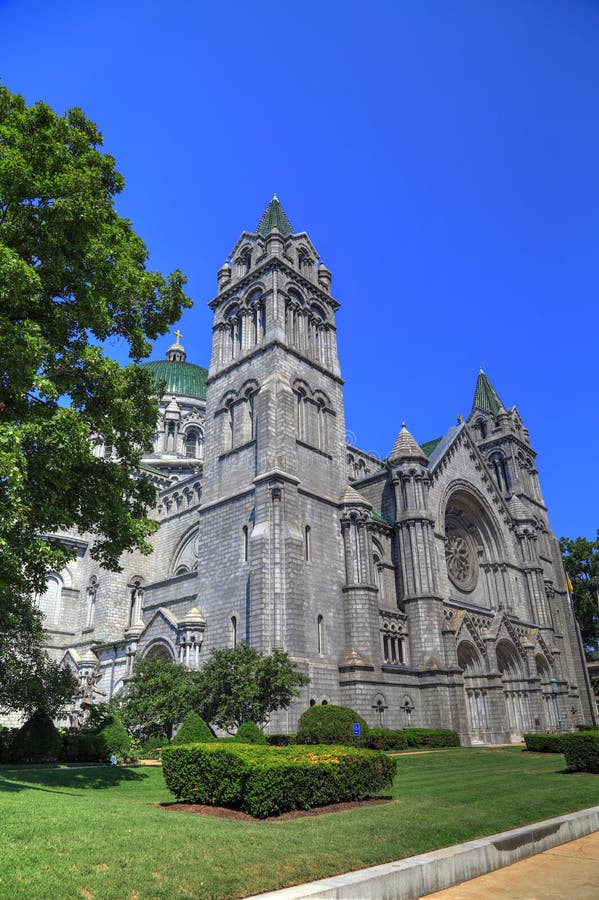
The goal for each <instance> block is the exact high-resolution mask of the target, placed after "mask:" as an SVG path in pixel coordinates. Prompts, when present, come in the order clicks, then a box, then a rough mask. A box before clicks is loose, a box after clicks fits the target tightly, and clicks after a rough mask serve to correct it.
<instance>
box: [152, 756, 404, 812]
mask: <svg viewBox="0 0 599 900" xmlns="http://www.w3.org/2000/svg"><path fill="white" fill-rule="evenodd" d="M162 764H163V773H164V777H165V781H166V785H167V787H168V789H169V790H170V791H171V792H172V793H173V794H174V795H175V797H176V798H177V800H183V801H186V802H189V803H207V804H213V805H219V804H222V805H225V806H233V807H236V808H240V809H243V810H245V811H246V812H248V813H250V815H253V816H257V817H259V818H263V817H265V816H269V815H277V814H278V813H281V812H285V811H286V810H291V809H311V808H312V807H314V806H324V805H325V804H328V803H339V802H341V801H346V800H362V799H364V798H365V797H368V796H370V795H371V794H373V793H375V792H376V791H379V790H381V789H382V788H384V787H387V786H389V785H390V784H391V782H392V780H393V775H394V774H395V767H396V761H395V760H394V759H392V758H390V757H388V756H385V755H384V754H382V753H374V752H372V751H370V750H357V749H354V748H348V747H340V746H334V745H332V746H326V747H323V746H321V747H266V746H248V745H244V744H238V745H233V744H229V745H228V746H224V745H222V744H196V745H194V746H190V745H187V746H184V747H167V748H165V749H164V751H163V755H162Z"/></svg>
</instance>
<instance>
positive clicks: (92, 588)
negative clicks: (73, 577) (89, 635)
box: [85, 575, 98, 628]
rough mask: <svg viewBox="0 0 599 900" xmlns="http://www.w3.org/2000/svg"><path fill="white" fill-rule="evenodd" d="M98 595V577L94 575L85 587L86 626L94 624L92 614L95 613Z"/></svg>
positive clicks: (89, 626)
mask: <svg viewBox="0 0 599 900" xmlns="http://www.w3.org/2000/svg"><path fill="white" fill-rule="evenodd" d="M97 596H98V579H97V577H96V576H95V575H92V577H91V578H90V580H89V585H88V587H87V617H86V623H85V624H86V627H87V628H91V627H92V626H93V624H94V616H95V614H96V600H97Z"/></svg>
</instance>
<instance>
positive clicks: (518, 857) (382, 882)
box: [248, 806, 599, 900]
mask: <svg viewBox="0 0 599 900" xmlns="http://www.w3.org/2000/svg"><path fill="white" fill-rule="evenodd" d="M598 864H599V806H593V807H591V808H590V809H582V810H579V811H578V812H575V813H568V814H567V815H563V816H556V817H555V818H554V819H545V820H544V821H543V822H535V823H533V824H531V825H524V826H523V827H521V828H514V829H512V830H511V831H503V832H501V833H500V834H491V835H488V836H487V837H484V838H479V839H477V840H474V841H467V842H466V843H464V844H454V845H453V846H450V847H443V848H441V849H439V850H432V851H430V852H429V853H422V854H420V855H419V856H411V857H407V858H405V859H398V860H395V861H394V862H390V863H383V864H382V865H379V866H372V867H370V868H368V869H359V870H357V871H354V872H347V873H346V874H344V875H332V876H329V877H328V878H322V879H319V880H317V881H312V882H309V883H307V884H298V885H294V886H293V887H288V888H283V889H282V890H278V891H271V892H270V893H267V894H260V895H259V896H260V898H261V900H304V898H310V900H416V898H424V897H427V898H428V900H433V898H444V900H445V898H447V900H450V898H452V900H457V898H461V897H464V898H470V900H472V898H477V900H478V898H484V900H486V898H487V897H491V898H492V897H502V898H509V900H536V898H539V900H552V898H556V900H562V898H568V900H570V898H577V900H586V898H589V900H590V898H593V900H595V898H599V865H598ZM257 896H258V895H256V897H257ZM248 900H255V898H248Z"/></svg>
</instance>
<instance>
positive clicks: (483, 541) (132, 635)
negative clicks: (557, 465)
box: [39, 198, 594, 744]
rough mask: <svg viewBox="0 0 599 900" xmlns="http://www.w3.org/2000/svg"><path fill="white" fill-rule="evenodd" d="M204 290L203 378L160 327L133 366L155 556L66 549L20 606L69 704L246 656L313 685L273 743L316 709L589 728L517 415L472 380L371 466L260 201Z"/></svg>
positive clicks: (560, 587) (461, 725)
mask: <svg viewBox="0 0 599 900" xmlns="http://www.w3.org/2000/svg"><path fill="white" fill-rule="evenodd" d="M217 279H218V291H217V294H216V296H215V297H214V299H213V300H212V301H211V302H210V308H211V310H212V312H213V315H214V320H213V336H212V357H211V360H210V367H209V370H208V371H207V370H206V369H203V368H202V367H200V366H198V365H195V364H193V363H191V362H188V361H187V359H186V354H185V350H184V348H183V346H182V345H181V343H180V335H179V334H178V333H177V340H176V343H175V344H173V345H172V346H171V347H170V348H169V350H168V352H167V358H166V360H162V361H155V362H147V363H145V365H146V366H148V367H150V368H151V369H152V370H153V372H154V374H155V378H156V381H157V383H161V384H163V385H165V387H164V396H163V398H162V402H161V404H160V409H159V415H158V422H157V428H156V433H155V437H154V447H153V452H152V453H148V454H146V456H145V457H144V460H143V465H142V469H143V471H144V474H145V475H146V476H147V477H149V478H150V479H152V480H153V481H154V482H155V484H156V487H157V489H158V504H157V507H156V509H155V511H154V513H153V514H154V516H155V517H156V519H157V520H158V522H159V525H160V527H159V530H158V531H157V533H156V535H155V536H154V538H153V541H154V548H155V549H154V553H153V554H152V555H151V556H150V557H142V556H140V555H135V554H132V555H130V556H128V557H127V558H126V559H124V560H123V566H124V569H123V571H122V572H121V573H118V574H115V573H111V572H107V571H103V570H100V569H98V568H97V565H96V564H95V563H94V561H93V560H92V559H91V557H90V554H89V549H90V544H89V541H88V540H87V538H86V536H85V535H75V536H74V535H64V536H63V538H64V539H65V540H69V541H70V542H71V543H72V545H73V546H74V547H75V548H76V550H77V560H76V561H75V562H74V563H73V564H72V565H71V566H69V567H68V569H67V570H65V571H63V572H61V573H56V574H54V575H52V576H51V577H50V579H49V582H48V589H47V591H46V593H45V594H44V595H43V596H42V597H40V598H39V603H40V604H41V606H42V608H43V610H44V612H45V615H46V625H47V631H48V645H49V648H50V650H51V652H52V655H53V656H54V657H55V658H57V659H63V660H64V661H65V663H66V664H68V665H70V666H71V667H72V668H73V669H74V670H75V671H76V672H77V674H78V676H79V677H80V679H81V683H82V685H83V688H82V694H84V695H85V693H86V691H87V695H88V697H89V696H90V695H93V696H94V697H95V699H97V700H107V699H110V698H111V697H112V696H115V695H116V694H118V693H119V692H120V691H122V690H123V689H125V688H126V684H127V680H128V679H129V678H130V677H131V674H132V671H133V666H134V663H135V660H136V659H138V658H140V657H148V656H162V657H165V658H172V659H175V660H177V661H179V662H180V663H181V664H182V665H185V666H189V667H192V668H196V667H201V666H202V664H203V662H204V661H205V660H206V659H207V658H208V655H209V653H210V649H211V648H213V647H223V646H233V645H235V644H236V642H240V641H246V642H249V643H250V644H252V645H253V646H255V647H256V648H257V649H259V650H260V651H262V652H265V653H268V652H270V651H272V650H273V649H274V648H282V649H284V650H286V651H287V652H288V653H289V654H290V656H291V657H292V658H293V660H294V661H295V663H296V665H297V667H298V668H299V669H300V670H301V671H303V672H305V673H306V674H308V675H309V677H310V684H309V686H308V687H307V688H305V689H304V691H303V694H302V697H301V698H300V699H299V700H298V701H297V702H296V703H295V704H294V705H293V706H292V708H291V709H289V710H288V711H284V712H280V713H278V714H277V715H275V716H274V717H273V719H272V721H271V723H270V725H269V729H270V730H271V731H273V732H274V731H293V730H294V728H295V726H296V723H297V719H298V717H299V715H300V714H301V712H302V711H303V710H304V709H305V708H306V707H307V706H308V705H309V704H314V703H318V704H320V703H336V704H342V705H346V706H350V707H352V708H353V709H355V710H357V711H358V712H359V713H360V714H361V715H363V716H364V717H365V718H366V719H367V721H368V722H369V723H370V724H371V725H373V726H383V727H392V728H401V727H405V726H408V725H411V726H430V727H446V728H454V729H456V730H457V731H458V732H459V733H460V735H461V737H462V741H463V742H465V743H471V744H476V743H497V742H506V741H511V740H516V739H518V738H519V737H520V736H521V734H522V732H523V731H544V730H560V729H566V730H570V729H574V728H575V726H576V725H577V724H578V723H582V722H591V721H592V720H593V717H594V711H593V710H594V706H593V704H592V697H591V693H590V690H589V684H588V679H587V675H586V669H585V665H584V658H583V653H582V648H581V644H580V638H579V635H578V631H577V627H576V624H575V621H574V618H573V614H572V609H571V604H570V602H569V598H568V594H567V589H566V584H565V580H564V572H563V568H562V563H561V558H560V553H559V547H558V544H557V541H556V539H555V537H554V535H553V534H552V532H551V529H550V527H549V523H548V518H547V510H546V507H545V504H544V501H543V497H542V494H541V490H540V487H539V482H538V477H537V470H536V465H535V452H534V450H533V449H532V447H531V444H530V440H529V435H528V432H527V430H526V428H525V425H524V423H523V422H522V420H521V418H520V416H519V414H518V411H517V409H516V408H515V407H512V408H510V409H508V408H506V407H504V405H503V404H502V403H501V401H500V399H499V397H498V395H497V393H496V392H495V390H494V389H493V387H492V385H491V384H490V382H489V380H488V379H487V377H486V375H485V374H484V373H482V372H481V373H480V374H479V376H478V381H477V384H476V390H475V394H474V400H473V404H472V411H471V413H470V415H469V417H468V419H467V420H465V421H462V420H460V421H458V423H457V424H456V425H453V426H452V427H450V428H449V429H448V431H447V432H446V434H444V435H443V436H442V437H441V438H440V439H437V440H434V441H429V442H428V443H423V444H422V445H419V444H418V443H417V442H416V441H415V440H414V438H413V437H412V435H411V434H410V432H409V431H408V430H407V428H406V426H405V425H403V424H402V425H401V429H400V430H399V433H398V436H397V440H396V441H395V444H394V446H393V448H392V449H391V451H390V454H389V457H388V459H386V460H381V459H377V458H375V457H373V456H372V455H370V454H368V453H365V452H364V451H362V450H360V449H359V448H357V447H354V446H348V445H347V442H346V430H345V423H344V405H343V381H342V378H341V372H340V367H339V361H338V356H337V330H336V323H335V316H336V312H337V310H338V308H339V304H338V302H337V301H336V300H335V299H334V298H333V296H332V295H331V273H330V272H329V270H328V269H327V268H326V267H325V266H324V264H323V263H322V262H319V256H318V253H317V251H316V249H315V248H314V246H313V245H312V243H311V241H310V239H309V237H308V235H307V234H305V233H303V232H302V233H295V232H294V231H293V229H292V227H291V225H290V223H289V220H288V219H287V216H286V215H285V213H284V211H283V209H282V207H281V205H280V203H279V201H278V200H277V199H276V198H273V200H272V201H271V202H270V204H269V205H268V207H267V209H266V211H265V213H264V215H263V217H262V219H261V220H260V222H259V224H258V226H257V228H256V229H255V231H252V232H243V234H242V235H241V237H240V238H239V240H238V242H237V244H236V245H235V247H234V248H233V250H232V252H231V255H230V261H228V262H226V263H225V265H224V266H223V267H222V268H221V269H220V270H219V272H218V276H217ZM98 452H99V453H104V454H105V455H107V456H108V457H109V456H110V453H111V450H110V448H99V449H98ZM73 712H74V713H75V712H76V710H74V711H73Z"/></svg>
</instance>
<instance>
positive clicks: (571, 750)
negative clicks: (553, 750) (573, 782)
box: [561, 731, 599, 774]
mask: <svg viewBox="0 0 599 900" xmlns="http://www.w3.org/2000/svg"><path fill="white" fill-rule="evenodd" d="M561 743H562V753H563V754H564V756H565V757H566V764H567V766H568V769H569V770H570V772H593V773H595V774H597V773H599V732H598V731H577V732H574V733H571V734H562V735H561Z"/></svg>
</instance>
